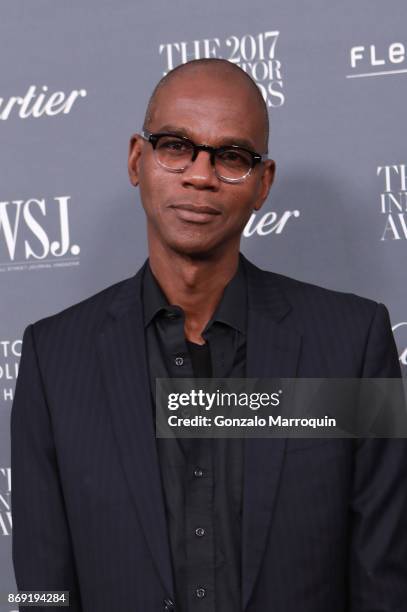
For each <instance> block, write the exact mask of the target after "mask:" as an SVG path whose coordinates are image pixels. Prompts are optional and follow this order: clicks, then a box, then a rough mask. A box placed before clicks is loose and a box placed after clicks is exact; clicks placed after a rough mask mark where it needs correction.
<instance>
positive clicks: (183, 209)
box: [170, 203, 221, 223]
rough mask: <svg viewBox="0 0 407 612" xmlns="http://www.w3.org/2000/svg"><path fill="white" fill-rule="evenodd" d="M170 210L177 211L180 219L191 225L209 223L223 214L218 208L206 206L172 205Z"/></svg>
mask: <svg viewBox="0 0 407 612" xmlns="http://www.w3.org/2000/svg"><path fill="white" fill-rule="evenodd" d="M170 208H173V209H175V211H176V212H177V216H178V217H179V218H180V219H182V220H183V221H187V222H190V223H207V222H208V221H211V220H213V217H214V216H216V215H220V214H221V212H220V210H218V209H217V208H214V207H213V206H208V205H204V204H188V203H184V204H181V203H180V204H170Z"/></svg>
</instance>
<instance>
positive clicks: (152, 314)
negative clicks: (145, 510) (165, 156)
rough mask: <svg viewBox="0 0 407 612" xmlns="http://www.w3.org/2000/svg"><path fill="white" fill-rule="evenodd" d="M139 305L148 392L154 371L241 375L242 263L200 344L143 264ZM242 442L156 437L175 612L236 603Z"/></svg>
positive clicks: (224, 611)
mask: <svg viewBox="0 0 407 612" xmlns="http://www.w3.org/2000/svg"><path fill="white" fill-rule="evenodd" d="M143 307H144V325H145V333H146V343H147V353H148V366H149V371H150V383H151V389H152V390H153V395H154V394H155V379H156V378H160V377H162V378H167V377H178V378H179V377H180V378H193V377H196V378H210V377H211V376H213V377H217V378H226V377H234V378H244V377H245V375H246V323H247V286H246V279H245V275H244V270H243V269H242V266H241V264H240V265H239V268H238V271H237V273H236V274H235V276H234V277H233V279H232V280H231V281H230V283H229V284H228V285H227V286H226V288H225V290H224V293H223V296H222V299H221V301H220V303H219V306H218V308H217V309H216V311H215V314H214V315H213V317H212V318H211V320H210V321H209V322H208V324H207V325H206V327H205V329H204V331H203V332H202V336H203V338H204V339H205V341H206V342H205V344H204V345H197V344H194V343H192V342H189V341H188V340H186V338H185V333H184V321H185V316H184V312H183V310H182V309H181V308H180V307H179V306H175V305H170V304H169V303H168V300H167V299H166V297H165V295H164V294H163V292H162V291H161V289H160V287H159V285H158V283H157V281H156V280H155V278H154V276H153V274H152V272H151V269H150V267H149V265H147V267H146V271H145V276H144V279H143ZM153 404H154V402H153ZM243 449H244V447H243V440H242V439H236V438H235V439H227V438H225V439H223V438H218V439H200V438H191V439H163V438H157V450H158V457H159V462H160V470H161V477H162V485H163V492H164V499H165V506H166V516H167V524H168V531H169V539H170V550H171V556H172V563H173V571H174V581H175V599H176V601H175V609H176V610H177V612H193V611H194V610H199V611H202V612H215V611H216V612H238V611H239V610H240V609H241V575H240V572H241V570H240V567H241V515H242V496H243Z"/></svg>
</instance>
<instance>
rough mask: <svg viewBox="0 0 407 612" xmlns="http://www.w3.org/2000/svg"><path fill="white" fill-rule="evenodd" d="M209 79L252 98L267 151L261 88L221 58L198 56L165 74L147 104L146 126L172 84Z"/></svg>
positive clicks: (237, 97) (253, 110) (252, 104)
mask: <svg viewBox="0 0 407 612" xmlns="http://www.w3.org/2000/svg"><path fill="white" fill-rule="evenodd" d="M202 78H205V79H210V80H211V81H213V84H214V85H216V83H217V82H218V83H219V84H221V85H222V86H223V87H225V85H226V86H227V85H230V87H233V88H236V87H237V88H239V89H240V90H241V91H242V94H243V93H244V95H245V98H247V96H249V97H250V109H251V112H252V113H256V116H257V118H258V121H259V122H260V124H261V132H262V144H263V152H266V151H267V147H268V139H269V117H268V111H267V106H266V103H265V101H264V99H263V96H262V94H261V91H260V89H259V88H258V86H257V85H256V83H255V82H254V81H253V79H252V78H251V77H250V76H249V75H248V74H247V73H246V72H245V71H244V70H242V69H241V68H239V66H237V65H236V64H232V63H231V62H229V61H228V60H224V59H218V58H208V59H198V60H192V61H190V62H187V63H186V64H181V65H180V66H177V67H176V68H174V69H173V70H171V71H170V72H169V73H168V74H166V75H165V76H164V77H163V78H162V79H161V80H160V81H159V82H158V84H157V85H156V87H155V88H154V91H153V93H152V95H151V97H150V100H149V102H148V105H147V110H146V114H145V118H144V127H145V128H146V129H148V130H149V129H150V127H151V124H152V122H153V120H154V116H155V114H156V111H157V108H158V106H159V105H160V104H162V103H164V101H165V91H166V89H167V88H168V87H169V86H170V85H176V84H177V83H178V82H180V83H182V82H184V83H185V82H190V81H193V80H198V79H202ZM239 99H240V96H236V97H235V100H236V105H238V104H239Z"/></svg>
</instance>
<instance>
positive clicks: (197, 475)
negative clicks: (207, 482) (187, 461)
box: [194, 467, 203, 478]
mask: <svg viewBox="0 0 407 612" xmlns="http://www.w3.org/2000/svg"><path fill="white" fill-rule="evenodd" d="M194 476H195V478H202V476H203V469H202V468H199V467H197V468H195V469H194Z"/></svg>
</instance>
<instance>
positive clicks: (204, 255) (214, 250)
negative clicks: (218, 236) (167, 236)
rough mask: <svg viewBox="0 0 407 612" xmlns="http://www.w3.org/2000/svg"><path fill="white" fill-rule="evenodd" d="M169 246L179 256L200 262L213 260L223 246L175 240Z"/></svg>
mask: <svg viewBox="0 0 407 612" xmlns="http://www.w3.org/2000/svg"><path fill="white" fill-rule="evenodd" d="M169 246H170V248H171V250H172V251H174V252H175V253H177V255H180V256H183V257H189V258H191V259H200V260H205V259H212V258H213V257H215V256H216V255H217V254H219V252H220V250H221V244H219V243H217V242H208V241H202V240H200V241H197V240H175V241H173V242H172V243H171V244H170V245H169Z"/></svg>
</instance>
